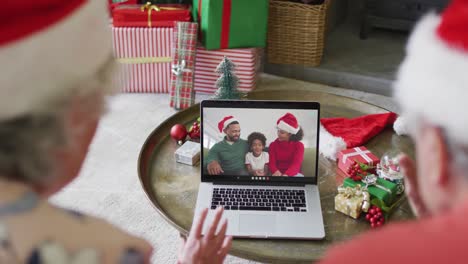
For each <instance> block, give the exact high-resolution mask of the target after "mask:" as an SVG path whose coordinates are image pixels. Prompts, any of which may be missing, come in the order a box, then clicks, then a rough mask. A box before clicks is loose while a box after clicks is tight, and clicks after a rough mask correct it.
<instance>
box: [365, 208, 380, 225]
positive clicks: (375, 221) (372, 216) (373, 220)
mask: <svg viewBox="0 0 468 264" xmlns="http://www.w3.org/2000/svg"><path fill="white" fill-rule="evenodd" d="M366 220H367V221H369V223H370V226H371V227H372V228H375V227H381V226H382V225H383V224H384V223H385V217H384V212H383V211H382V209H380V208H379V207H377V206H375V205H372V206H371V207H370V209H369V211H368V213H367V214H366Z"/></svg>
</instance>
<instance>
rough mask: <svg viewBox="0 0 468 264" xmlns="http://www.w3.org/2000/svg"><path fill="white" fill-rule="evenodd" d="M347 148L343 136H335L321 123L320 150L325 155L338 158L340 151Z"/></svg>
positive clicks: (333, 158) (332, 158) (334, 158)
mask: <svg viewBox="0 0 468 264" xmlns="http://www.w3.org/2000/svg"><path fill="white" fill-rule="evenodd" d="M344 149H346V143H345V141H344V139H343V138H342V137H335V136H333V135H332V134H330V133H329V132H328V131H327V130H326V129H325V128H324V127H323V126H322V125H320V142H319V152H320V154H322V155H323V156H324V157H326V158H329V159H331V160H336V159H337V157H338V153H339V152H340V151H342V150H344Z"/></svg>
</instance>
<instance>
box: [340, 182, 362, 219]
mask: <svg viewBox="0 0 468 264" xmlns="http://www.w3.org/2000/svg"><path fill="white" fill-rule="evenodd" d="M369 206H370V201H369V193H368V192H367V191H365V190H362V189H361V188H360V187H356V188H352V187H339V188H338V194H337V195H336V196H335V210H336V211H338V212H341V213H343V214H345V215H349V216H351V217H352V218H354V219H357V218H359V216H360V215H361V212H363V211H364V212H367V210H368V209H369Z"/></svg>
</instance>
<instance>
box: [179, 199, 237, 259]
mask: <svg viewBox="0 0 468 264" xmlns="http://www.w3.org/2000/svg"><path fill="white" fill-rule="evenodd" d="M223 211H224V210H223V208H222V207H219V208H218V209H216V213H215V217H214V219H213V222H212V223H211V224H210V226H209V227H208V232H207V233H206V235H205V236H202V229H203V224H204V222H205V219H206V215H207V214H208V209H205V210H203V211H202V213H201V215H200V216H199V217H198V218H197V220H196V221H195V222H194V224H193V225H192V228H191V230H190V234H189V237H188V238H187V239H186V240H184V241H183V243H182V247H181V249H180V252H179V258H178V263H180V264H182V263H184V264H185V263H196V264H201V263H213V264H218V263H223V261H224V259H225V258H226V255H227V253H228V251H229V249H230V248H231V244H232V237H231V236H226V230H227V220H224V221H223V223H222V224H221V228H220V229H219V231H218V232H217V233H216V230H218V226H219V224H220V222H221V216H222V214H223Z"/></svg>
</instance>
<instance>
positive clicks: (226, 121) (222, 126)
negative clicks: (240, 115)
mask: <svg viewBox="0 0 468 264" xmlns="http://www.w3.org/2000/svg"><path fill="white" fill-rule="evenodd" d="M232 122H239V120H237V119H236V118H235V117H233V116H226V117H224V118H223V119H222V120H221V121H219V123H218V129H219V133H223V131H224V129H226V128H227V127H228V126H229V125H230V124H231V123H232Z"/></svg>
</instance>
